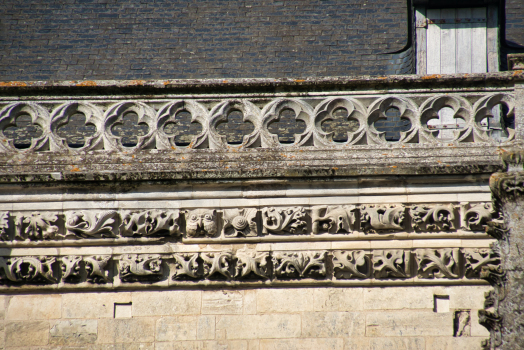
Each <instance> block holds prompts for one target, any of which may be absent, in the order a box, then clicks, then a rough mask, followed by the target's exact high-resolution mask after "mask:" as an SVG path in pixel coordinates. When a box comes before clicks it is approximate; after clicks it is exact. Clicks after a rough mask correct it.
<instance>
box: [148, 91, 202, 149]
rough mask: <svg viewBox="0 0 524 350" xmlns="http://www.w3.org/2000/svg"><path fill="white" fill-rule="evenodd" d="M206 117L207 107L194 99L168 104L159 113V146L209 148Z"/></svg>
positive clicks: (157, 141) (165, 147)
mask: <svg viewBox="0 0 524 350" xmlns="http://www.w3.org/2000/svg"><path fill="white" fill-rule="evenodd" d="M206 117H207V110H206V108H204V107H203V106H202V105H201V104H199V103H196V102H193V101H175V102H171V103H168V104H166V105H165V106H163V107H162V108H161V109H160V110H159V111H158V114H157V135H156V146H157V148H158V149H177V148H207V147H208V144H209V142H208V136H207V135H208V123H207V118H206ZM199 130H200V131H199Z"/></svg>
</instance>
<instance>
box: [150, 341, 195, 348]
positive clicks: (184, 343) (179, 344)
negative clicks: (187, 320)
mask: <svg viewBox="0 0 524 350" xmlns="http://www.w3.org/2000/svg"><path fill="white" fill-rule="evenodd" d="M202 347H203V342H201V341H178V342H160V343H155V350H202Z"/></svg>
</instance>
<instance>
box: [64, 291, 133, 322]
mask: <svg viewBox="0 0 524 350" xmlns="http://www.w3.org/2000/svg"><path fill="white" fill-rule="evenodd" d="M129 302H131V293H129V292H118V293H82V294H77V293H66V294H63V295H62V317H63V318H78V319H81V318H112V317H113V314H114V303H129Z"/></svg>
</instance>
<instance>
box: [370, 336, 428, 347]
mask: <svg viewBox="0 0 524 350" xmlns="http://www.w3.org/2000/svg"><path fill="white" fill-rule="evenodd" d="M369 349H371V350H389V349H395V350H426V344H425V338H408V337H391V338H370V339H369Z"/></svg>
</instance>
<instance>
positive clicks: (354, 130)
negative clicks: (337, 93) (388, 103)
mask: <svg viewBox="0 0 524 350" xmlns="http://www.w3.org/2000/svg"><path fill="white" fill-rule="evenodd" d="M366 114H367V113H366V109H365V108H364V106H362V104H361V103H360V102H358V101H356V100H352V99H347V98H334V99H328V100H326V101H323V102H321V103H320V104H319V105H318V106H317V107H316V108H315V129H314V135H315V139H314V140H315V145H316V146H320V145H324V146H333V145H359V144H366V142H367V140H366V137H365V136H366V127H365V125H366ZM330 122H333V123H330Z"/></svg>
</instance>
